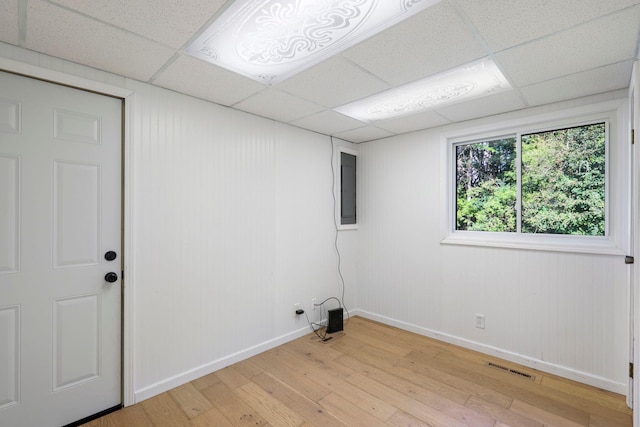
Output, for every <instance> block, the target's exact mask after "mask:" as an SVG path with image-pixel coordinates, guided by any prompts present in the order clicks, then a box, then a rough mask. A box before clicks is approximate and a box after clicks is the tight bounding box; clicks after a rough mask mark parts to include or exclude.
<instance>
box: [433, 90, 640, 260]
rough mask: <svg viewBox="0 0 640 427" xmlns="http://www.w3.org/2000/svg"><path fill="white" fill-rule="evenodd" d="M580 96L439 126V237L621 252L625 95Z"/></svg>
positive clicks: (627, 202) (626, 175)
mask: <svg viewBox="0 0 640 427" xmlns="http://www.w3.org/2000/svg"><path fill="white" fill-rule="evenodd" d="M584 101H585V102H584V103H581V102H577V103H576V104H575V105H571V106H569V107H568V108H566V109H562V108H561V106H560V105H558V106H557V107H555V108H554V107H546V108H544V109H542V108H541V109H539V110H538V112H537V113H535V114H529V113H528V112H526V111H522V112H519V113H517V114H516V113H514V114H510V115H505V116H503V117H504V119H503V120H496V119H495V118H493V119H490V118H487V119H485V120H482V121H478V122H474V123H473V124H471V125H468V126H465V125H464V124H462V125H451V126H448V127H446V128H444V130H443V132H442V134H441V144H442V150H441V155H442V158H441V161H442V162H443V164H446V165H447V166H446V167H444V168H442V169H441V177H442V179H441V181H440V189H441V193H440V194H441V199H440V202H441V203H440V206H441V209H442V210H443V213H442V219H443V220H442V222H441V223H440V224H441V227H442V228H441V230H442V234H441V235H442V240H441V243H443V244H447V245H467V246H469V245H470V246H480V247H500V248H514V249H528V250H543V251H560V252H574V253H590V254H601V255H625V254H626V253H629V250H630V248H631V245H632V242H631V241H630V237H629V236H630V231H629V230H630V227H631V222H630V221H631V219H630V218H631V217H630V215H631V211H632V199H631V194H632V188H631V187H632V172H633V162H632V159H633V156H634V154H633V146H632V145H631V143H630V137H629V134H630V131H629V129H630V125H629V108H628V100H627V99H626V98H624V97H620V98H616V99H611V100H606V101H603V102H599V103H593V104H589V103H588V100H584Z"/></svg>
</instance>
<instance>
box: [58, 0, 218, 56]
mask: <svg viewBox="0 0 640 427" xmlns="http://www.w3.org/2000/svg"><path fill="white" fill-rule="evenodd" d="M51 1H52V2H53V3H57V4H60V5H63V6H65V7H68V8H70V9H74V10H77V11H79V12H81V13H83V14H85V15H88V16H91V17H93V18H96V19H99V20H101V21H104V22H108V23H109V24H112V25H115V26H117V27H120V28H124V29H127V30H129V31H131V32H134V33H136V34H140V35H142V36H145V37H148V38H150V39H152V40H156V41H158V42H160V43H163V44H165V45H167V46H170V47H173V48H176V49H179V48H181V47H182V46H183V45H184V44H185V43H186V42H187V41H189V39H191V37H193V35H194V34H195V33H196V32H197V31H198V30H199V29H200V28H201V27H202V26H203V25H204V24H206V23H207V21H208V20H209V19H210V18H211V17H212V16H213V15H215V14H216V12H217V11H218V10H219V9H220V7H221V6H222V5H224V3H225V2H226V0H135V1H86V0H51Z"/></svg>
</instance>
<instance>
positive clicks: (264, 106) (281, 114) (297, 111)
mask: <svg viewBox="0 0 640 427" xmlns="http://www.w3.org/2000/svg"><path fill="white" fill-rule="evenodd" d="M233 108H236V109H238V110H242V111H246V112H248V113H253V114H257V115H259V116H262V117H268V118H270V119H274V120H278V121H281V122H285V123H288V122H290V121H293V120H296V119H299V118H301V117H305V116H308V115H310V114H313V113H317V112H319V111H322V110H324V108H323V107H322V106H320V105H318V104H314V103H312V102H309V101H306V100H304V99H300V98H298V97H295V96H293V95H289V94H288V93H284V92H281V91H279V90H276V89H272V88H268V89H265V90H263V91H262V92H260V93H258V94H256V95H253V96H251V97H250V98H247V99H245V100H244V101H242V102H239V103H237V104H235V105H234V106H233Z"/></svg>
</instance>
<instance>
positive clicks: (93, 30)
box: [26, 1, 174, 80]
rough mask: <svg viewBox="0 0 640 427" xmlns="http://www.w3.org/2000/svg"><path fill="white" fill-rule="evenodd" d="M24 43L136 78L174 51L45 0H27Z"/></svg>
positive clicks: (150, 72) (145, 77)
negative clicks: (36, 0) (40, 0)
mask: <svg viewBox="0 0 640 427" xmlns="http://www.w3.org/2000/svg"><path fill="white" fill-rule="evenodd" d="M26 47H27V48H28V49H31V50H35V51H38V52H42V53H46V54H48V55H52V56H57V57H58V58H63V59H68V60H70V61H73V62H78V63H80V64H84V65H88V66H90V67H94V68H99V69H102V70H105V71H110V72H112V73H116V74H120V75H123V76H128V77H132V78H134V79H138V80H148V79H149V78H150V77H151V76H153V74H154V73H155V72H156V71H157V70H158V69H159V68H160V67H161V66H162V65H163V64H164V63H165V62H166V61H167V60H168V59H169V58H171V56H172V55H173V54H174V51H172V50H171V49H168V48H166V47H164V46H161V45H158V44H156V43H154V42H151V41H149V40H146V39H143V38H141V37H139V36H136V35H134V34H131V33H129V32H126V31H123V30H119V29H116V28H114V27H111V26H108V25H105V24H102V23H99V22H96V21H94V20H92V19H89V18H87V17H84V16H81V15H77V14H75V13H72V12H70V11H68V10H66V9H62V8H60V7H57V6H53V5H51V4H49V3H45V2H39V1H38V2H34V1H30V2H29V3H28V9H27V36H26Z"/></svg>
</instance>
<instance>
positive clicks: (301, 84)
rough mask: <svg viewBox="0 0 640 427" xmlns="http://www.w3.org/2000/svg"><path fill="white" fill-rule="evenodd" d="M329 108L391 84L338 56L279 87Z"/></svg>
mask: <svg viewBox="0 0 640 427" xmlns="http://www.w3.org/2000/svg"><path fill="white" fill-rule="evenodd" d="M276 87H277V88H278V89H281V90H284V91H285V92H289V93H291V94H294V95H297V96H299V97H301V98H306V99H309V100H311V101H314V102H316V103H318V104H321V105H324V106H326V107H329V108H333V107H337V106H338V105H342V104H347V103H349V102H351V101H355V100H357V99H360V98H364V97H366V96H368V95H371V94H373V93H377V92H381V91H383V90H385V89H388V88H389V87H390V86H389V85H387V84H385V83H384V82H383V81H381V80H380V79H378V78H377V77H375V76H372V75H371V74H369V73H367V72H365V71H363V70H362V69H361V68H359V67H358V66H356V65H354V64H353V63H351V62H350V61H348V60H346V59H344V58H342V57H340V56H337V57H334V58H332V59H330V60H328V61H325V62H323V63H321V64H319V65H316V66H315V67H313V68H310V69H308V70H306V71H304V72H302V73H300V74H298V75H296V76H293V77H291V78H290V79H288V80H286V81H284V82H283V83H281V84H279V85H277V86H276Z"/></svg>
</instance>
